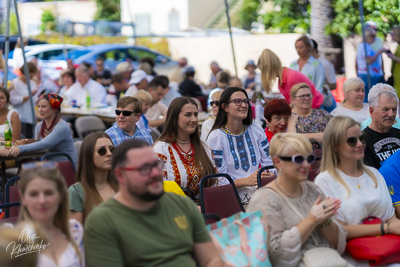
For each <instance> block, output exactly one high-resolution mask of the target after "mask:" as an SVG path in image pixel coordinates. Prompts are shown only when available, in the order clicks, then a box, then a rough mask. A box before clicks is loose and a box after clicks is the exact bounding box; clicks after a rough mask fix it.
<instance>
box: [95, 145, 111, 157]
mask: <svg viewBox="0 0 400 267" xmlns="http://www.w3.org/2000/svg"><path fill="white" fill-rule="evenodd" d="M114 148H115V147H113V146H112V147H110V148H106V147H104V146H102V147H100V148H99V149H98V150H97V154H99V155H100V156H104V155H105V154H107V150H109V151H110V153H111V154H112V153H113V151H114Z"/></svg>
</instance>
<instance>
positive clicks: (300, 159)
mask: <svg viewBox="0 0 400 267" xmlns="http://www.w3.org/2000/svg"><path fill="white" fill-rule="evenodd" d="M278 158H280V159H281V160H283V161H291V162H293V163H296V164H297V165H301V164H303V162H304V161H305V160H307V163H308V164H311V163H313V162H314V161H315V155H314V154H310V155H308V156H307V157H303V156H302V155H294V156H291V157H282V156H278Z"/></svg>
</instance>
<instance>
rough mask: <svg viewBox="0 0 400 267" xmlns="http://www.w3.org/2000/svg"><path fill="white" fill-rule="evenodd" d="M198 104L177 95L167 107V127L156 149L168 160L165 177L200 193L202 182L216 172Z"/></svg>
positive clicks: (157, 142)
mask: <svg viewBox="0 0 400 267" xmlns="http://www.w3.org/2000/svg"><path fill="white" fill-rule="evenodd" d="M198 114H199V111H198V106H197V104H196V102H195V101H194V100H193V99H191V98H189V97H178V98H175V99H174V100H173V101H172V102H171V104H170V105H169V107H168V111H167V117H166V121H165V125H164V130H163V132H162V133H161V135H160V137H159V138H158V139H157V141H156V142H155V144H154V147H153V149H154V152H156V154H157V156H158V158H159V159H160V160H163V161H164V162H165V165H164V180H167V181H175V182H176V183H177V184H178V185H179V186H180V187H181V188H187V189H190V190H191V191H192V192H193V195H194V196H197V195H198V193H199V182H200V180H201V178H203V177H204V176H206V175H209V174H214V173H215V172H216V170H215V167H214V165H213V162H212V160H211V151H210V149H209V148H208V147H207V146H206V145H205V144H204V143H203V142H202V141H201V140H200V134H199V126H198V120H199V119H198Z"/></svg>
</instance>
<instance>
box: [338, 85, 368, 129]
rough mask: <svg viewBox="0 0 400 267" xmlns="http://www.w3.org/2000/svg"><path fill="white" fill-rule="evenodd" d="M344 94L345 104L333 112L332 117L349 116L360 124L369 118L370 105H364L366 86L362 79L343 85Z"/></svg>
mask: <svg viewBox="0 0 400 267" xmlns="http://www.w3.org/2000/svg"><path fill="white" fill-rule="evenodd" d="M343 93H344V100H343V103H342V105H341V106H338V107H337V108H335V109H334V110H333V111H332V112H331V115H332V116H339V115H341V116H348V117H350V118H353V119H354V120H356V121H357V122H358V123H362V122H363V121H364V120H366V119H367V118H369V116H370V115H369V105H368V103H364V97H365V84H364V82H363V81H362V80H361V79H360V78H356V77H355V78H350V79H347V80H346V81H345V82H344V84H343Z"/></svg>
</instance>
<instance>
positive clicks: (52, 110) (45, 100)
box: [0, 93, 78, 166]
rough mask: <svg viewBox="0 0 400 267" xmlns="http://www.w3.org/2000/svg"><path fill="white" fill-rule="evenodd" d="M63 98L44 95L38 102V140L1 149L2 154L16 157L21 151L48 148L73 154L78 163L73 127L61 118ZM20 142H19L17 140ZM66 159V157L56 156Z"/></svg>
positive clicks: (50, 150)
mask: <svg viewBox="0 0 400 267" xmlns="http://www.w3.org/2000/svg"><path fill="white" fill-rule="evenodd" d="M62 101H63V98H62V97H60V96H59V95H57V94H54V93H48V94H44V95H42V96H41V97H40V98H39V100H38V102H37V106H38V111H39V116H40V118H41V119H42V121H41V122H39V123H38V124H37V125H36V131H35V132H36V140H37V141H36V142H34V143H31V144H26V145H17V144H15V145H13V146H12V148H11V149H0V155H3V156H9V157H16V156H18V155H19V154H20V153H24V152H30V151H39V150H45V149H48V152H65V153H67V154H68V155H69V156H71V158H72V160H73V161H74V164H75V166H76V164H77V163H78V156H77V154H76V151H75V148H74V143H73V139H72V134H71V128H70V127H69V125H68V124H67V122H66V121H64V120H63V119H61V103H62ZM16 143H18V142H16ZM54 159H55V160H65V157H60V158H59V159H58V158H57V157H54Z"/></svg>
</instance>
